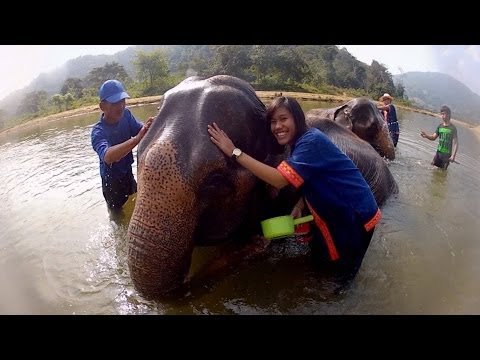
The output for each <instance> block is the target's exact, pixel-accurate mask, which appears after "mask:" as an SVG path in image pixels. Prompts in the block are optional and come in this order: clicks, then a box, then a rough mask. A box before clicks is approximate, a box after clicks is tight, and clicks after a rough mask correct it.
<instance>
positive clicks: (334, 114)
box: [333, 104, 348, 121]
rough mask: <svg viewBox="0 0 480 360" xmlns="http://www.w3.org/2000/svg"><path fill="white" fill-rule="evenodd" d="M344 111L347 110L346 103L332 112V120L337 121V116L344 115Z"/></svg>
mask: <svg viewBox="0 0 480 360" xmlns="http://www.w3.org/2000/svg"><path fill="white" fill-rule="evenodd" d="M345 111H348V107H347V104H343V105H342V106H339V107H338V108H336V109H335V112H334V113H333V120H335V121H337V117H339V116H343V115H345Z"/></svg>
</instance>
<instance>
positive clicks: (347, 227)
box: [208, 96, 381, 279]
mask: <svg viewBox="0 0 480 360" xmlns="http://www.w3.org/2000/svg"><path fill="white" fill-rule="evenodd" d="M266 117H267V122H268V124H269V126H270V130H271V132H272V133H273V135H274V136H275V138H276V140H277V142H278V143H279V144H280V145H289V146H290V156H289V157H288V159H286V160H284V161H282V162H281V163H280V165H279V166H278V167H276V168H275V167H271V166H268V165H266V164H264V163H262V162H260V161H257V160H255V159H254V158H252V157H251V156H249V155H247V154H246V153H244V152H242V151H241V150H240V149H239V148H236V147H235V145H234V144H233V142H232V141H231V140H230V138H229V137H228V135H227V134H226V133H225V132H224V131H223V130H221V129H220V128H219V127H218V125H217V124H216V123H213V124H212V125H208V132H209V134H210V136H211V137H210V139H211V141H212V142H213V143H214V144H215V145H217V146H218V147H219V149H220V150H221V151H223V153H225V155H227V156H229V157H232V158H234V159H235V160H236V161H237V162H238V164H240V165H241V166H243V167H244V168H246V169H248V170H249V171H251V172H252V173H253V174H255V175H256V176H257V177H259V178H260V179H262V180H263V181H265V182H267V183H269V184H271V185H273V186H274V187H276V188H277V189H281V188H283V187H285V186H287V185H289V184H291V185H293V186H294V187H295V188H296V189H297V190H298V191H299V193H300V195H301V198H300V200H299V201H298V202H297V203H296V205H295V206H294V207H293V209H292V211H291V215H292V216H293V217H294V218H297V217H300V216H301V215H302V213H304V212H306V211H307V209H308V211H309V212H310V213H311V214H312V215H313V217H314V224H315V225H316V226H312V227H311V228H312V235H313V237H312V240H311V241H310V242H309V245H310V248H311V254H312V258H313V260H314V262H315V263H316V264H317V265H319V266H320V268H321V269H322V270H324V271H326V272H328V273H331V274H334V275H340V276H342V278H344V276H346V279H351V278H353V277H354V276H355V274H356V273H357V271H358V269H359V268H360V265H361V263H362V260H363V257H364V255H365V253H366V251H367V248H368V246H369V244H370V240H371V238H372V235H373V232H374V229H375V226H376V225H377V223H378V221H379V220H380V217H381V212H380V209H379V208H378V205H377V203H376V201H375V198H374V195H373V193H372V191H371V189H370V187H369V185H368V184H367V182H366V181H365V179H364V177H363V176H362V174H361V173H360V171H359V169H358V168H357V166H355V164H354V163H353V162H352V160H351V159H350V158H349V157H348V156H347V155H346V154H345V153H344V152H342V151H341V150H340V149H339V148H338V147H337V146H336V145H335V144H334V143H333V142H332V141H331V140H330V139H329V138H328V137H327V136H326V135H325V134H324V133H323V132H322V131H320V130H319V129H317V128H313V127H311V128H308V127H307V125H306V121H305V115H304V113H303V111H302V109H301V107H300V105H299V103H298V102H297V101H296V100H295V99H293V98H290V97H284V96H281V97H277V98H276V99H274V100H273V101H272V102H271V103H270V104H269V105H268V106H267V113H266Z"/></svg>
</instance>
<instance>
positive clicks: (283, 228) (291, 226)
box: [260, 215, 313, 240]
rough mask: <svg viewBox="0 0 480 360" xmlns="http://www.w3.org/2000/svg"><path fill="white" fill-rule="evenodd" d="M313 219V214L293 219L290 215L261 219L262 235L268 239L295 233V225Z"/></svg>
mask: <svg viewBox="0 0 480 360" xmlns="http://www.w3.org/2000/svg"><path fill="white" fill-rule="evenodd" d="M312 220H313V215H308V216H304V217H301V218H298V219H294V218H293V217H292V216H291V215H285V216H277V217H274V218H270V219H266V220H263V221H262V222H261V223H260V224H261V225H262V231H263V236H264V237H265V238H266V239H268V240H272V239H278V238H282V237H287V236H293V235H294V234H295V225H298V224H303V223H306V222H309V221H312Z"/></svg>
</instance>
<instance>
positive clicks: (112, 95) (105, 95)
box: [98, 80, 130, 103]
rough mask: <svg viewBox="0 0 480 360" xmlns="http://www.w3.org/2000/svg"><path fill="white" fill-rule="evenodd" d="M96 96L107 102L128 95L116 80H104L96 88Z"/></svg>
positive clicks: (114, 101)
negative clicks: (98, 87)
mask: <svg viewBox="0 0 480 360" xmlns="http://www.w3.org/2000/svg"><path fill="white" fill-rule="evenodd" d="M98 96H100V101H103V100H106V101H108V102H109V103H116V102H119V101H120V100H122V99H125V98H129V97H130V95H128V94H127V93H126V91H125V89H124V88H123V85H122V83H121V82H120V81H118V80H107V81H105V82H104V83H103V84H102V86H100V89H99V90H98Z"/></svg>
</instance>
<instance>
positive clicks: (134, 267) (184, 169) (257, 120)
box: [127, 76, 391, 298]
mask: <svg viewBox="0 0 480 360" xmlns="http://www.w3.org/2000/svg"><path fill="white" fill-rule="evenodd" d="M312 120H315V119H312ZM212 122H216V123H217V124H218V125H219V126H220V128H221V129H223V130H224V131H225V132H226V133H227V134H228V135H229V137H230V138H231V139H232V141H233V143H234V144H235V145H236V146H238V147H239V148H240V149H242V150H243V151H245V152H246V153H247V154H249V155H250V156H253V157H254V158H256V159H257V160H260V161H262V162H266V163H268V164H269V165H272V166H277V165H278V164H279V162H280V161H281V160H282V158H283V150H284V148H283V147H279V145H278V143H277V142H276V140H275V139H274V137H273V135H272V133H271V131H270V125H269V124H268V123H267V122H266V118H265V106H264V104H263V103H262V102H261V101H260V99H258V97H257V96H256V94H255V91H254V89H253V88H252V87H251V86H250V85H249V84H248V83H246V82H244V81H243V80H240V79H237V78H234V77H230V76H215V77H212V78H209V79H201V78H199V77H192V78H188V79H186V80H184V81H183V82H181V83H180V84H179V85H177V86H176V87H174V88H173V89H171V90H169V91H168V92H167V93H165V95H164V97H163V99H162V103H161V104H160V107H159V113H158V115H157V117H156V119H155V120H154V122H153V124H152V126H151V128H150V129H149V131H148V132H147V134H146V135H145V137H144V139H143V140H142V142H141V143H140V144H139V147H138V154H137V155H138V171H137V179H138V193H137V198H136V203H135V209H134V211H133V214H132V218H131V220H130V224H129V227H128V234H127V238H128V266H129V270H130V276H131V278H132V282H133V285H134V286H135V288H136V289H137V290H138V291H139V292H140V293H142V295H143V296H145V297H146V298H161V297H163V296H164V295H166V294H167V293H169V292H171V291H172V290H175V289H177V288H179V287H181V286H182V284H183V283H184V281H185V279H186V278H187V274H188V272H189V268H190V263H191V257H192V252H193V249H194V247H195V246H202V245H213V244H218V243H220V242H222V241H225V240H227V239H234V241H236V240H235V239H245V238H248V237H249V236H251V235H253V234H258V233H259V225H260V221H261V220H263V219H265V218H267V217H270V216H276V215H284V213H283V212H284V211H290V210H291V207H292V206H293V203H291V202H290V201H293V200H292V199H291V198H289V197H288V196H286V197H285V198H283V199H285V200H284V202H287V201H288V204H284V203H282V204H280V206H279V204H278V203H276V204H275V210H278V209H280V208H282V210H280V211H283V212H282V213H278V214H272V213H267V211H271V209H268V208H269V207H270V206H271V205H272V204H273V203H274V201H273V200H271V199H270V198H269V197H268V192H267V190H266V187H265V185H264V183H263V182H261V181H260V180H259V179H258V178H257V177H255V176H254V175H252V173H250V172H249V171H248V170H246V169H244V168H243V167H241V166H240V165H238V164H237V163H236V162H235V160H233V159H231V158H229V157H227V156H225V155H224V154H223V153H222V152H221V151H220V150H219V149H218V148H217V146H216V145H215V144H213V143H212V142H211V140H210V137H209V134H208V132H207V124H211V123H212ZM333 124H334V123H333ZM338 129H339V130H338ZM338 129H337V130H335V131H334V130H331V131H330V132H331V133H332V134H333V138H334V142H338V143H339V145H340V144H341V146H343V147H344V148H347V149H351V150H349V151H346V152H347V153H349V154H350V156H352V158H354V159H357V160H358V161H360V162H362V160H361V159H364V158H365V159H369V158H370V157H371V158H372V159H373V160H371V161H367V160H366V161H365V168H366V169H367V172H369V173H371V174H373V175H374V176H372V177H371V179H372V181H374V182H375V185H374V187H375V188H376V189H378V191H376V192H377V195H376V197H378V199H379V200H380V201H381V202H383V199H384V197H382V195H381V191H382V189H383V191H385V194H388V187H386V186H384V184H383V183H382V179H381V178H382V174H384V176H385V177H386V178H387V179H390V177H391V174H390V173H389V172H388V168H384V167H385V164H384V162H383V160H382V159H381V158H380V157H379V156H378V154H377V153H376V152H375V151H373V149H372V148H371V147H370V146H369V145H368V144H367V143H364V142H360V139H358V138H357V137H356V136H355V135H354V134H353V133H351V132H349V131H347V130H345V129H342V128H341V127H338ZM342 130H345V131H343V137H342ZM327 135H329V133H328V132H327ZM350 143H351V144H350ZM349 144H350V145H349ZM364 147H366V148H365V149H364ZM369 150H371V151H370V152H369ZM355 151H359V152H360V154H355ZM277 154H280V155H277ZM377 159H379V161H377ZM377 167H378V168H379V170H377V169H376V168H377ZM375 175H376V176H375ZM389 176H390V177H389ZM377 182H378V184H379V185H377ZM386 196H388V195H385V198H386ZM282 205H283V206H282ZM285 209H288V210H285ZM266 214H268V216H266Z"/></svg>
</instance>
